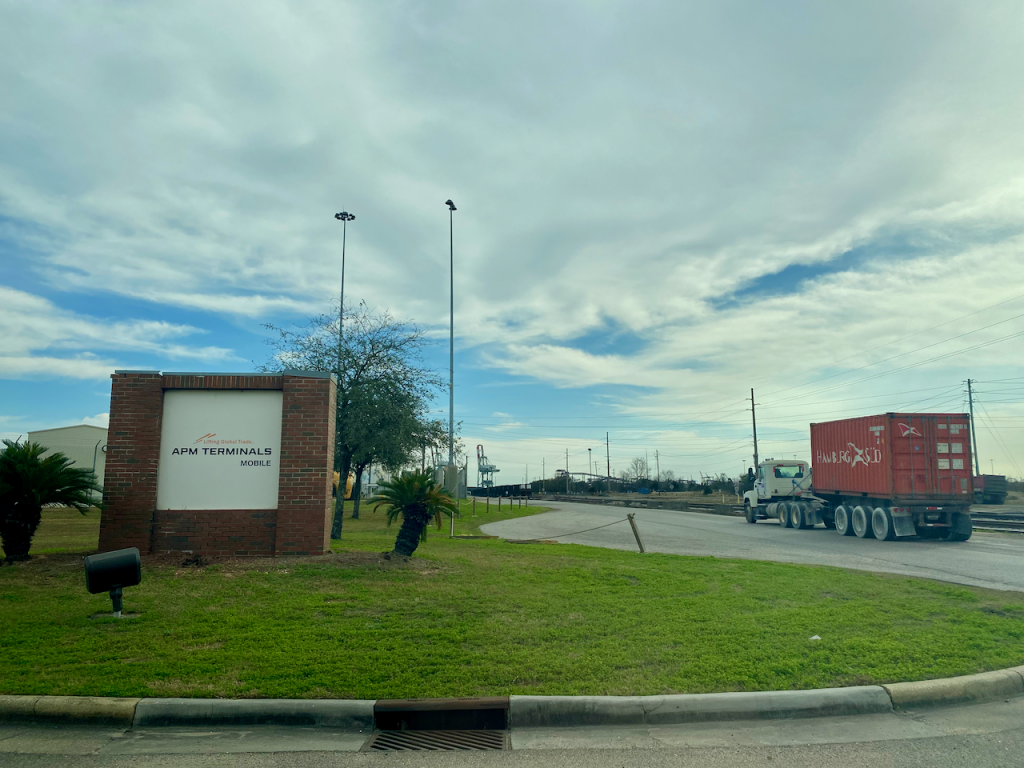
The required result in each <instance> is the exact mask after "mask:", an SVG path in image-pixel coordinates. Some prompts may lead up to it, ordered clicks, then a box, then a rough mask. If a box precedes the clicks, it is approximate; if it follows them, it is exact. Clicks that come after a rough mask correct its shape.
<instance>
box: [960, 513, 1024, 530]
mask: <svg viewBox="0 0 1024 768" xmlns="http://www.w3.org/2000/svg"><path fill="white" fill-rule="evenodd" d="M1016 517H1017V516H1016V515H1015V516H1014V518H1016ZM972 522H973V523H974V530H976V531H1001V532H1003V533H1024V517H1022V518H1021V519H1013V518H1011V519H1007V517H988V516H985V515H977V516H973V517H972Z"/></svg>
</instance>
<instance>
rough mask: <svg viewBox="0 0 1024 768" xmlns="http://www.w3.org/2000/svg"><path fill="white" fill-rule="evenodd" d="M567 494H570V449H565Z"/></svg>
mask: <svg viewBox="0 0 1024 768" xmlns="http://www.w3.org/2000/svg"><path fill="white" fill-rule="evenodd" d="M565 495H566V496H568V495H569V449H568V448H566V449H565Z"/></svg>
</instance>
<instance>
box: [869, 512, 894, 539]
mask: <svg viewBox="0 0 1024 768" xmlns="http://www.w3.org/2000/svg"><path fill="white" fill-rule="evenodd" d="M871 532H872V533H874V534H875V538H876V539H878V540H879V541H895V540H896V526H895V524H894V523H893V521H892V513H891V512H890V511H889V510H888V509H886V508H885V507H875V508H874V509H873V510H872V512H871Z"/></svg>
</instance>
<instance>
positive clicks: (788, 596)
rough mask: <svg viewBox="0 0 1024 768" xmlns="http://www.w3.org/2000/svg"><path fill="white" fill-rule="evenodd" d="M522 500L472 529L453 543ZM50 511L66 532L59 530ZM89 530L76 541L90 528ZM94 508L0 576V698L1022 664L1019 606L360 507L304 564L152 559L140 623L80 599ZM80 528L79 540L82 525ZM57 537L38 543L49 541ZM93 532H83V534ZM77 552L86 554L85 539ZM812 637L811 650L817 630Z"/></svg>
mask: <svg viewBox="0 0 1024 768" xmlns="http://www.w3.org/2000/svg"><path fill="white" fill-rule="evenodd" d="M536 511H539V509H538V508H537V507H529V508H519V507H513V508H512V509H511V510H510V509H508V508H507V507H506V506H504V505H503V509H502V514H501V515H500V516H499V515H498V514H497V513H496V508H495V506H494V505H492V507H491V513H490V515H489V516H488V515H486V514H485V513H483V511H482V509H481V505H480V504H479V503H478V506H477V513H478V514H477V517H476V518H473V517H472V513H471V510H470V509H468V508H466V507H464V513H463V516H462V517H461V518H460V519H459V520H457V521H456V534H460V533H462V534H470V535H472V534H474V533H476V532H477V527H478V525H479V523H480V522H487V521H488V520H496V519H507V518H508V517H512V516H519V515H522V514H529V513H534V512H536ZM62 515H63V517H62ZM89 526H91V529H90V528H89ZM97 529H98V515H95V514H94V515H90V516H88V517H86V518H81V517H78V516H75V515H73V514H72V513H55V512H47V513H46V520H45V522H44V526H43V528H42V529H41V530H40V533H39V534H38V537H37V541H36V547H37V548H35V549H34V551H35V552H46V551H47V550H55V549H65V550H67V549H71V550H76V548H77V551H75V552H67V551H65V552H52V553H51V554H41V555H39V556H37V557H36V558H34V559H33V560H31V561H29V562H26V563H17V564H13V565H8V566H4V567H2V568H0V647H2V648H3V653H2V654H0V693H26V694H72V695H85V694H91V695H107V696H115V695H116V696H200V697H214V696H225V697H275V698H277V697H330V698H404V697H434V696H482V695H505V694H608V695H627V694H657V693H682V692H690V693H702V692H710V691H744V690H772V689H796V688H817V687H826V686H843V685H855V684H866V683H879V682H891V681H899V680H921V679H928V678H936V677H946V676H950V675H962V674H970V673H974V672H979V671H984V670H988V669H997V668H1002V667H1006V666H1011V665H1015V664H1020V663H1022V662H1024V595H1020V594H1016V593H1006V592H995V591H989V590H983V589H975V588H970V587H963V586H957V585H950V584H943V583H938V582H931V581H925V580H920V579H911V578H905V577H897V576H885V575H875V574H870V573H863V572H856V571H845V570H841V569H835V568H825V567H812V566H800V565H787V564H778V563H764V562H757V561H742V560H719V559H715V558H699V557H681V556H675V555H660V554H647V555H639V554H636V553H631V552H622V551H616V550H606V549H598V548H592V547H584V546H579V545H570V544H559V545H551V544H525V545H523V544H509V543H507V542H504V541H500V540H488V539H474V540H460V539H449V538H448V532H449V531H448V527H447V523H446V524H445V528H444V530H442V531H440V532H439V531H437V530H436V529H434V528H432V529H431V530H430V538H429V539H428V541H427V542H426V543H424V544H421V546H420V549H419V550H417V553H416V556H415V557H414V558H413V559H412V560H411V561H409V562H408V563H400V562H395V561H389V560H385V559H383V557H381V553H382V552H383V551H385V550H387V549H390V546H391V544H392V543H393V542H394V536H395V534H396V533H397V529H396V528H395V527H392V528H390V529H388V528H386V527H385V524H384V520H383V514H382V513H376V514H374V513H373V512H372V511H371V510H370V508H368V507H366V506H364V507H363V512H362V519H361V520H358V521H353V520H350V519H348V518H346V519H345V528H344V533H343V538H342V540H341V541H339V542H335V546H334V552H332V553H331V554H330V555H325V556H323V557H320V558H305V559H279V560H272V559H237V560H224V561H221V562H216V563H213V564H210V565H206V566H184V565H182V561H183V557H182V556H176V557H170V556H162V557H150V558H146V559H145V561H144V573H143V582H142V584H141V585H139V586H138V587H133V588H131V589H128V590H126V594H125V610H126V611H133V612H138V613H139V615H138V616H137V617H136V618H131V619H122V620H120V621H118V620H115V619H113V618H107V617H99V618H90V615H92V614H96V613H99V612H104V611H109V610H110V603H109V599H108V598H107V597H106V595H95V596H91V595H88V594H87V593H86V592H85V586H84V579H83V575H82V565H81V553H84V552H88V551H89V550H91V549H92V548H93V547H94V546H95V532H96V530H97ZM90 531H91V532H90ZM57 537H60V538H59V541H61V542H63V544H54V541H57V540H58V538H57ZM90 537H91V538H90ZM83 541H84V542H89V545H87V546H82V542H83ZM815 635H817V636H819V637H820V638H821V639H820V640H811V639H810V638H811V637H812V636H815Z"/></svg>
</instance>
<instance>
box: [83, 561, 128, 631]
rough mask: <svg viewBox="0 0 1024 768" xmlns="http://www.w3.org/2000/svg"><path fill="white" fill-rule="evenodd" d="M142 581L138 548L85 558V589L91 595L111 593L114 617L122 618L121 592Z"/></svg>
mask: <svg viewBox="0 0 1024 768" xmlns="http://www.w3.org/2000/svg"><path fill="white" fill-rule="evenodd" d="M141 581H142V558H141V556H140V555H139V550H138V548H137V547H130V548H128V549H117V550H114V551H113V552H102V553H100V554H98V555H89V556H88V557H86V558H85V588H86V589H87V590H88V591H89V593H90V594H93V595H95V594H98V593H100V592H110V599H111V601H113V604H114V616H116V617H117V618H121V607H122V606H121V595H122V592H121V590H122V589H123V588H124V587H134V586H135V585H136V584H138V583H139V582H141Z"/></svg>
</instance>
